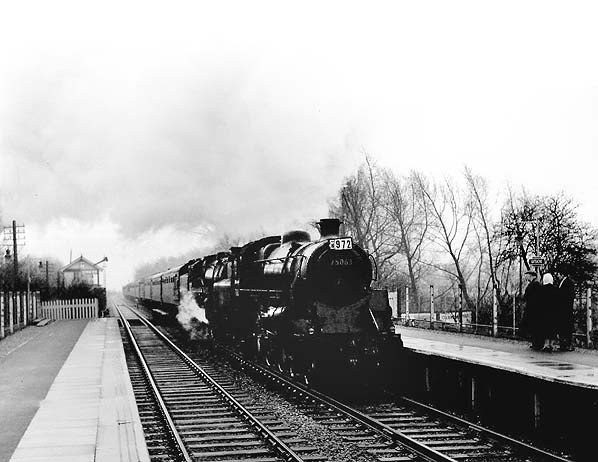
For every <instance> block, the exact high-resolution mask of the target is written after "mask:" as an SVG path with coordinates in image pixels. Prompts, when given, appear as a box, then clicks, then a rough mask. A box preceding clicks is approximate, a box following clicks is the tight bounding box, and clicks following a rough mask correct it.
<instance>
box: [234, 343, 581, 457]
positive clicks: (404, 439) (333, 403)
mask: <svg viewBox="0 0 598 462" xmlns="http://www.w3.org/2000/svg"><path fill="white" fill-rule="evenodd" d="M224 348H225V347H224ZM225 351H226V352H227V354H229V355H231V356H233V357H234V358H235V359H236V360H237V361H239V362H240V363H242V364H245V365H246V366H248V367H250V368H253V369H255V370H257V371H258V372H260V373H262V374H264V375H270V376H271V377H273V378H274V380H276V381H277V382H279V383H281V384H283V385H284V386H286V387H287V388H295V389H299V391H300V393H303V394H304V395H306V396H308V397H309V398H311V399H318V400H321V401H322V402H324V403H325V404H326V405H328V406H330V407H332V408H334V409H336V410H338V411H339V412H342V413H347V414H349V415H350V416H352V417H354V418H356V419H357V420H360V421H361V422H362V423H363V424H364V425H366V426H367V427H368V428H370V429H371V430H373V431H376V433H379V434H382V435H383V436H385V437H387V438H388V437H390V438H392V439H393V440H395V441H398V442H399V443H403V444H405V445H406V446H408V447H409V448H410V449H412V450H414V451H415V452H417V453H418V454H419V455H421V456H423V457H428V458H432V459H433V460H444V461H448V460H454V459H452V458H450V457H448V456H446V455H444V454H441V453H439V452H438V451H435V450H433V449H430V453H428V451H422V452H421V453H420V451H419V447H422V446H423V448H427V447H426V446H425V445H422V444H421V443H418V442H417V441H415V440H413V439H412V438H410V437H409V436H407V435H405V434H404V433H402V432H400V431H398V430H395V429H393V428H391V427H389V426H388V425H386V424H384V423H382V422H380V421H378V420H377V419H374V418H373V417H370V416H368V415H365V414H363V413H361V412H359V411H357V410H355V409H352V408H350V407H349V406H346V405H345V404H343V403H341V402H339V401H337V400H335V399H334V398H332V397H329V396H327V395H325V394H323V393H320V392H318V391H316V390H313V389H308V388H307V387H305V386H304V385H303V384H300V383H296V382H294V381H291V380H289V379H288V378H287V377H285V376H283V375H281V374H278V373H276V372H274V371H271V370H270V369H268V368H265V367H263V366H261V365H259V364H256V363H253V362H251V361H248V360H246V359H245V358H243V357H242V356H241V355H240V354H238V353H236V352H234V351H231V350H229V349H227V348H225ZM401 399H402V400H403V401H405V402H406V403H409V404H412V405H414V406H416V407H419V408H421V409H425V410H426V411H429V412H431V413H434V414H436V415H437V416H439V417H442V418H445V419H447V420H452V421H454V422H458V423H459V424H461V425H463V426H465V427H469V428H470V429H472V430H474V431H476V432H478V433H481V434H483V435H485V436H488V437H491V438H494V439H496V440H498V441H500V442H502V443H506V444H510V445H512V446H513V447H514V449H515V450H518V451H521V452H524V453H526V454H527V455H533V456H540V457H544V458H547V459H549V460H551V461H554V462H570V459H566V458H563V457H560V456H558V455H555V454H552V453H550V452H547V451H545V450H543V449H540V448H537V447H535V446H532V445H530V444H527V443H524V442H522V441H519V440H516V439H514V438H511V437H509V436H507V435H504V434H502V433H498V432H496V431H494V430H490V429H488V428H485V427H482V426H480V425H477V424H474V423H472V422H469V421H467V420H465V419H462V418H460V417H457V416H454V415H452V414H448V413H446V412H443V411H440V410H438V409H435V408H433V407H430V406H427V405H425V404H422V403H419V402H417V401H414V400H412V399H410V398H407V397H401ZM362 418H363V419H365V420H362ZM412 442H413V445H412V444H411V443H412ZM427 449H429V448H427ZM437 454H438V455H440V456H442V457H444V458H441V459H436V458H435V457H436V456H437Z"/></svg>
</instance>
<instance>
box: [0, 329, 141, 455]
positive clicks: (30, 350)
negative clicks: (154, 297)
mask: <svg viewBox="0 0 598 462" xmlns="http://www.w3.org/2000/svg"><path fill="white" fill-rule="evenodd" d="M26 331H28V332H30V333H29V334H28V336H29V337H30V338H29V339H27V341H26V342H25V344H23V345H17V346H16V347H15V348H14V349H13V350H11V351H9V352H8V354H6V355H5V356H4V357H0V371H1V373H0V390H2V391H3V393H2V396H1V397H0V410H1V411H3V412H2V413H0V420H2V419H4V420H6V422H5V423H3V422H0V424H2V428H3V429H4V428H9V427H11V426H12V423H13V421H14V420H15V419H16V420H17V421H19V422H21V425H20V427H19V430H17V431H16V432H13V434H12V435H11V436H9V435H6V434H5V432H4V431H3V432H2V433H1V434H0V447H2V446H4V447H5V449H4V452H3V453H0V462H4V461H10V462H25V461H28V462H35V461H44V462H53V461H61V462H79V461H81V462H84V461H85V462H87V461H89V462H102V461H103V462H109V461H110V462H111V461H140V462H149V460H150V459H149V454H148V451H147V447H146V444H145V439H144V435H143V429H142V427H141V422H140V420H139V413H138V410H137V405H136V403H135V397H134V395H133V389H132V386H131V382H130V379H129V375H128V371H127V366H126V362H125V356H124V350H123V346H122V341H121V338H120V332H119V328H118V323H117V320H116V319H115V318H100V319H94V320H76V321H57V322H54V323H51V324H49V325H47V326H45V327H39V328H38V327H29V328H27V329H25V330H24V331H23V332H24V333H23V334H22V336H25V335H26V334H25V332H26ZM31 332H33V334H31ZM38 332H39V333H38ZM9 338H10V337H8V338H7V339H9ZM7 339H5V340H3V341H2V342H0V349H1V344H2V343H4V342H5V341H6V340H7ZM13 342H14V340H13ZM49 365H51V367H48V366H49ZM44 370H47V372H43V373H42V371H44ZM4 390H9V391H10V390H12V393H13V395H14V393H15V391H14V390H19V392H18V396H13V397H12V398H11V397H9V396H6V395H5V394H4ZM19 433H20V434H19ZM17 439H18V444H17V443H15V440H17Z"/></svg>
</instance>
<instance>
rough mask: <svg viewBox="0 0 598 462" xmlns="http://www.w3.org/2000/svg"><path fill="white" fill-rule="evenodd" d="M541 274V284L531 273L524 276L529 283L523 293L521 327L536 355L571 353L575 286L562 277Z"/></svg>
mask: <svg viewBox="0 0 598 462" xmlns="http://www.w3.org/2000/svg"><path fill="white" fill-rule="evenodd" d="M555 274H556V276H557V278H558V285H556V284H555V281H554V278H553V276H552V274H550V273H545V274H544V275H543V276H542V283H540V282H539V281H538V275H537V274H536V272H535V271H528V272H527V273H525V275H526V278H527V280H528V282H529V284H528V285H527V288H526V289H525V293H524V298H525V311H524V314H523V320H522V327H523V328H524V330H525V331H527V333H528V335H529V337H530V339H531V348H533V349H534V350H538V351H552V350H553V349H555V348H557V347H558V348H559V349H560V350H561V351H572V350H573V303H574V300H575V286H574V285H573V281H571V279H570V278H569V277H567V276H566V275H565V274H563V273H559V272H557V273H555Z"/></svg>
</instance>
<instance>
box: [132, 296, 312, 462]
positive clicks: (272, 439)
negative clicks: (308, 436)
mask: <svg viewBox="0 0 598 462" xmlns="http://www.w3.org/2000/svg"><path fill="white" fill-rule="evenodd" d="M128 309H129V310H131V311H132V312H133V313H135V315H136V316H138V317H139V319H140V320H141V322H143V323H144V324H145V325H146V326H147V327H149V328H150V329H151V330H152V331H153V332H154V333H155V334H156V335H157V336H158V337H160V339H161V340H163V341H164V342H165V343H166V344H167V345H168V346H169V347H170V348H171V349H172V350H173V351H174V352H175V353H176V354H178V355H179V356H180V358H181V359H182V360H183V361H184V362H185V363H186V364H187V365H188V366H189V367H190V368H191V369H193V370H194V371H195V372H196V373H198V374H199V375H200V376H201V378H202V379H203V380H205V381H206V382H207V383H208V384H209V385H210V387H211V388H212V389H213V390H214V391H216V392H217V393H218V394H219V395H220V396H221V397H222V398H224V400H225V401H227V402H228V403H230V405H231V406H232V407H233V409H234V410H235V411H236V412H237V413H238V414H239V415H240V416H241V417H243V418H244V420H246V421H247V422H249V424H250V425H252V426H253V427H254V428H255V429H256V430H257V431H258V432H259V433H260V434H261V435H262V436H263V437H264V438H265V439H266V441H267V442H268V443H269V444H270V445H271V446H272V447H273V449H274V450H275V451H276V452H278V453H279V454H280V455H281V456H282V457H283V459H285V460H287V461H289V462H290V461H294V462H302V461H303V459H302V458H301V457H300V456H299V455H298V454H297V453H296V452H295V451H293V449H291V448H290V447H289V446H288V445H287V444H286V443H285V442H284V441H282V440H281V439H280V438H279V437H277V436H276V435H275V434H274V433H272V431H271V430H269V429H268V428H267V427H266V426H265V425H264V424H263V423H261V422H260V421H259V420H258V419H257V418H256V417H255V416H254V415H253V414H252V413H251V412H249V411H248V410H247V409H246V408H245V407H244V406H243V405H242V404H241V403H239V401H237V400H236V399H235V398H234V397H233V396H232V395H231V394H230V393H229V392H227V391H226V390H225V389H224V388H223V387H222V386H221V385H220V384H219V383H218V382H216V381H215V380H214V379H213V378H212V377H210V375H209V374H208V373H207V372H206V371H205V370H204V369H203V368H202V367H201V366H199V365H198V364H196V363H195V362H194V361H193V360H192V359H191V358H190V357H189V356H188V355H187V354H186V353H185V352H184V351H182V350H181V349H180V348H179V347H178V346H176V345H175V344H174V343H173V342H172V341H171V340H170V339H169V338H168V337H166V336H165V335H164V334H163V333H162V332H160V331H159V330H158V328H157V327H156V326H154V325H153V324H152V323H151V322H149V321H148V320H147V319H146V318H145V317H144V316H143V315H142V314H141V313H139V312H138V311H137V310H135V309H134V308H130V307H128Z"/></svg>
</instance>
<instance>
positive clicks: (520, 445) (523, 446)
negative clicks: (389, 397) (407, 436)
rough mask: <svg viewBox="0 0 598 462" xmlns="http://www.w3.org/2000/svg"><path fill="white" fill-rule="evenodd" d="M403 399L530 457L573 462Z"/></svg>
mask: <svg viewBox="0 0 598 462" xmlns="http://www.w3.org/2000/svg"><path fill="white" fill-rule="evenodd" d="M401 399H402V400H403V401H405V402H406V403H409V404H411V405H413V406H416V407H419V408H421V409H425V410H426V411H428V412H431V413H434V414H436V415H438V416H439V417H442V418H445V419H448V420H453V421H456V422H459V423H460V424H461V425H464V426H467V427H469V428H471V429H472V430H474V431H476V432H478V433H481V434H484V435H487V436H490V437H492V438H495V439H497V440H499V441H501V442H503V443H508V444H511V445H513V446H515V447H516V449H518V450H519V451H522V452H526V453H528V454H529V455H535V456H542V457H546V458H548V459H550V460H552V461H554V462H571V460H570V459H565V458H563V457H560V456H557V455H555V454H551V453H550V452H547V451H544V450H543V449H540V448H536V447H535V446H532V445H531V444H527V443H524V442H523V441H519V440H516V439H514V438H511V437H510V436H507V435H504V434H502V433H498V432H495V431H494V430H490V429H489V428H486V427H482V426H480V425H477V424H474V423H473V422H469V421H467V420H465V419H462V418H460V417H457V416H454V415H452V414H449V413H447V412H444V411H441V410H439V409H435V408H433V407H431V406H428V405H427V404H423V403H420V402H418V401H415V400H413V399H411V398H407V397H405V396H402V397H401Z"/></svg>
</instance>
